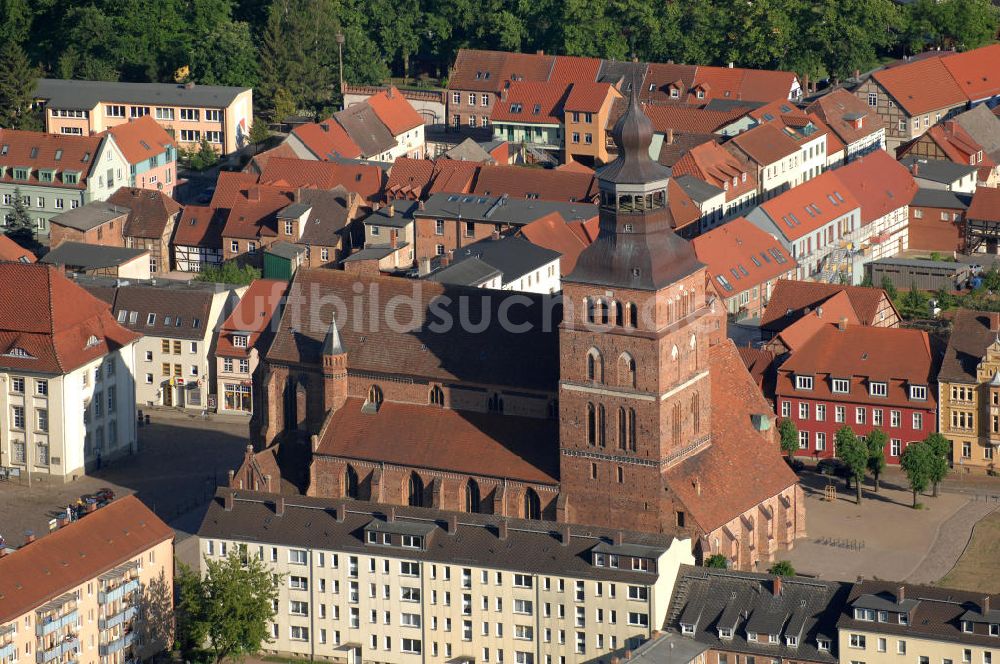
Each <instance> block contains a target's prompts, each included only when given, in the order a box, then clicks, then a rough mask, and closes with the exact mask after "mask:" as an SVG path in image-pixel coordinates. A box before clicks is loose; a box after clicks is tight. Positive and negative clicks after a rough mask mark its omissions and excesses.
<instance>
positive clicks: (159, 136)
mask: <svg viewBox="0 0 1000 664" xmlns="http://www.w3.org/2000/svg"><path fill="white" fill-rule="evenodd" d="M107 133H109V134H111V135H112V136H114V137H115V143H116V144H117V145H118V147H119V148H120V149H121V151H122V154H123V155H124V156H125V161H127V162H128V163H129V164H131V165H133V166H135V165H136V164H139V163H141V162H143V161H146V160H147V159H149V158H150V157H154V156H157V155H161V154H163V153H164V152H166V151H167V148H168V147H170V146H172V145H173V144H174V139H172V138H171V137H170V134H168V133H167V132H166V130H164V129H163V127H161V126H160V124H159V123H158V122H157V121H156V120H154V119H153V116H152V115H144V116H142V117H141V118H137V119H134V120H130V121H128V122H125V123H123V124H120V125H115V126H114V127H110V128H109V129H108V130H107Z"/></svg>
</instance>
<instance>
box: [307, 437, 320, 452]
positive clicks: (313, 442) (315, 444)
mask: <svg viewBox="0 0 1000 664" xmlns="http://www.w3.org/2000/svg"><path fill="white" fill-rule="evenodd" d="M309 444H310V446H311V447H312V451H313V452H316V451H317V450H319V436H318V435H316V434H313V435H311V436H309Z"/></svg>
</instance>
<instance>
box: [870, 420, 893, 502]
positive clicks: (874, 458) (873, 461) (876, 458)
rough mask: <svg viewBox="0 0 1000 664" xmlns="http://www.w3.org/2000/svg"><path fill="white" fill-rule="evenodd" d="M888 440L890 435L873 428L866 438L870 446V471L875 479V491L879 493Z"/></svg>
mask: <svg viewBox="0 0 1000 664" xmlns="http://www.w3.org/2000/svg"><path fill="white" fill-rule="evenodd" d="M888 442H889V436H887V435H885V432H884V431H882V430H881V429H872V431H871V433H869V434H868V436H867V437H866V438H865V445H866V446H867V447H868V472H870V473H871V474H872V478H874V480H875V493H878V480H879V476H880V475H881V474H882V471H883V470H885V444H886V443H888Z"/></svg>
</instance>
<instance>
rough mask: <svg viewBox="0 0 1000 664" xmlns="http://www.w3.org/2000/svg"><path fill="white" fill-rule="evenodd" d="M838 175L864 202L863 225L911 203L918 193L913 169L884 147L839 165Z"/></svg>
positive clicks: (856, 197)
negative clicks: (842, 165)
mask: <svg viewBox="0 0 1000 664" xmlns="http://www.w3.org/2000/svg"><path fill="white" fill-rule="evenodd" d="M837 179H839V180H840V181H841V182H842V183H843V184H844V186H845V187H846V188H847V189H848V191H850V192H851V194H852V195H853V196H854V198H855V199H857V201H858V202H859V203H860V204H861V223H862V224H863V225H864V224H870V223H871V222H873V221H875V220H877V219H881V218H882V217H884V216H886V215H887V214H889V213H891V212H893V211H894V210H898V209H899V208H901V207H903V206H904V205H909V204H910V201H912V200H913V196H914V195H915V194H916V193H917V183H916V182H915V181H914V180H913V176H912V175H910V171H908V170H907V169H906V167H905V166H903V165H902V164H900V163H899V162H898V161H896V160H895V159H893V158H892V157H891V156H889V153H888V152H886V151H885V150H875V151H874V152H872V153H871V154H868V155H865V156H864V157H861V158H860V159H856V160H855V161H852V162H851V163H849V164H847V165H846V166H844V167H842V168H839V169H837Z"/></svg>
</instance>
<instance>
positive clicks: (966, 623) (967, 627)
mask: <svg viewBox="0 0 1000 664" xmlns="http://www.w3.org/2000/svg"><path fill="white" fill-rule="evenodd" d="M962 631H963V632H965V633H966V634H972V621H971V620H963V621H962Z"/></svg>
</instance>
